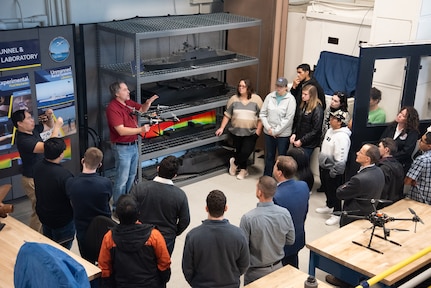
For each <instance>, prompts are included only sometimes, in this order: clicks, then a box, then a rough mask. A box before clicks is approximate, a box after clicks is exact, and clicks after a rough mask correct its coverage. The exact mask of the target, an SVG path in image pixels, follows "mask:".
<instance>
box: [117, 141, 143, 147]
mask: <svg viewBox="0 0 431 288" xmlns="http://www.w3.org/2000/svg"><path fill="white" fill-rule="evenodd" d="M114 144H115V145H123V146H132V145H136V144H138V141H133V142H115V143H114Z"/></svg>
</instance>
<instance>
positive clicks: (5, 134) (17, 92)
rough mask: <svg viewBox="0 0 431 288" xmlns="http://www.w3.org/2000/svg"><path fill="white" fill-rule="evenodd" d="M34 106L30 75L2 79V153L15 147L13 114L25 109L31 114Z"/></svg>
mask: <svg viewBox="0 0 431 288" xmlns="http://www.w3.org/2000/svg"><path fill="white" fill-rule="evenodd" d="M32 105H33V104H32V99H31V90H30V80H29V77H28V74H18V75H12V76H6V77H0V151H1V150H5V149H9V148H11V146H12V145H13V140H14V139H13V135H14V126H13V123H12V120H11V119H10V118H11V116H12V113H13V112H15V111H17V110H23V109H25V110H28V111H29V112H30V113H31V111H32V107H33V106H32Z"/></svg>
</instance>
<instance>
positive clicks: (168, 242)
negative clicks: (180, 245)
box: [165, 237, 176, 256]
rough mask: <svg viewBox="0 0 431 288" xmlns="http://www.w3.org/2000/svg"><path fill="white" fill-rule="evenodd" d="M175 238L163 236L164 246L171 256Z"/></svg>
mask: <svg viewBox="0 0 431 288" xmlns="http://www.w3.org/2000/svg"><path fill="white" fill-rule="evenodd" d="M175 238H176V237H174V238H166V237H165V242H166V247H167V248H168V252H169V255H170V256H172V252H174V246H175Z"/></svg>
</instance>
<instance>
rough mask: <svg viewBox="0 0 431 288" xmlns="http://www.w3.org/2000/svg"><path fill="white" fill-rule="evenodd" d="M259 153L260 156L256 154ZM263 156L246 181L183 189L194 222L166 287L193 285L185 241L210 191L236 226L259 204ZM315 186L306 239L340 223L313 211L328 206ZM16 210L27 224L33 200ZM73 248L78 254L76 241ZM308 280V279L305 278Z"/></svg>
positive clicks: (217, 180)
mask: <svg viewBox="0 0 431 288" xmlns="http://www.w3.org/2000/svg"><path fill="white" fill-rule="evenodd" d="M257 156H258V155H257ZM263 166H264V164H263V159H262V158H259V157H256V160H255V164H254V165H253V166H251V167H250V168H249V173H250V175H249V176H248V177H247V178H246V179H245V180H237V179H236V178H235V177H233V176H230V175H229V174H228V173H227V171H226V173H224V174H222V175H218V176H215V177H212V178H209V179H206V180H203V181H199V182H196V183H193V184H190V185H187V186H183V187H182V189H183V190H184V191H185V192H186V194H187V197H188V200H189V206H190V214H191V223H190V226H189V227H188V229H187V230H186V231H185V232H184V233H183V234H181V235H180V236H179V237H177V240H176V244H175V249H174V252H173V255H172V266H171V268H172V276H171V280H170V281H169V283H168V285H167V287H168V288H183V287H190V286H189V285H188V284H187V282H186V281H185V279H184V276H183V274H182V271H181V258H182V252H183V247H184V240H185V237H186V234H187V232H188V231H189V230H190V229H192V228H193V227H196V226H198V225H200V224H201V221H202V220H204V219H206V217H207V214H206V212H205V199H206V196H207V195H208V193H209V192H210V191H211V190H213V189H219V190H221V191H223V192H224V193H225V194H226V197H227V205H228V210H227V212H226V213H225V217H226V218H227V219H229V221H230V222H231V223H232V224H234V225H237V226H238V225H239V222H240V219H241V216H242V215H243V214H244V213H246V212H248V211H249V210H251V209H253V208H254V207H256V203H257V198H256V197H255V191H256V183H257V179H258V178H259V177H260V176H261V175H262V174H263ZM316 182H317V183H315V187H314V188H313V190H314V191H313V192H312V194H311V195H310V202H309V203H310V208H309V212H308V215H307V220H306V223H305V225H306V227H305V231H306V241H307V242H310V241H313V240H315V239H317V238H319V237H321V236H323V235H325V234H326V233H329V232H331V231H334V230H336V229H338V225H335V226H326V225H325V223H324V222H325V220H326V219H327V218H328V217H329V216H327V215H322V214H317V213H316V212H315V211H314V210H315V208H317V207H321V206H324V205H325V199H326V198H325V195H324V193H317V192H315V189H316V187H318V185H319V184H320V183H319V180H318V178H317V179H316ZM14 204H15V211H14V212H13V214H11V215H12V216H13V217H15V218H17V219H19V220H20V221H22V222H24V223H28V221H29V212H30V209H31V206H30V202H29V200H27V199H20V200H17V201H15V203H14ZM72 251H73V252H75V253H79V251H78V246H77V244H76V241H75V242H74V244H73V247H72ZM308 258H309V250H308V249H307V248H304V249H302V250H301V251H300V253H299V268H300V270H301V271H303V272H305V273H308V262H309V259H308ZM325 275H326V273H324V272H323V271H320V270H318V271H317V273H316V277H317V278H318V279H320V280H322V281H324V278H325ZM304 281H305V279H304Z"/></svg>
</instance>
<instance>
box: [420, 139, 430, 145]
mask: <svg viewBox="0 0 431 288" xmlns="http://www.w3.org/2000/svg"><path fill="white" fill-rule="evenodd" d="M419 141H420V142H422V143H424V144H427V145H429V143H427V141H426V140H424V139H422V138H421V139H420V140H419Z"/></svg>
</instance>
